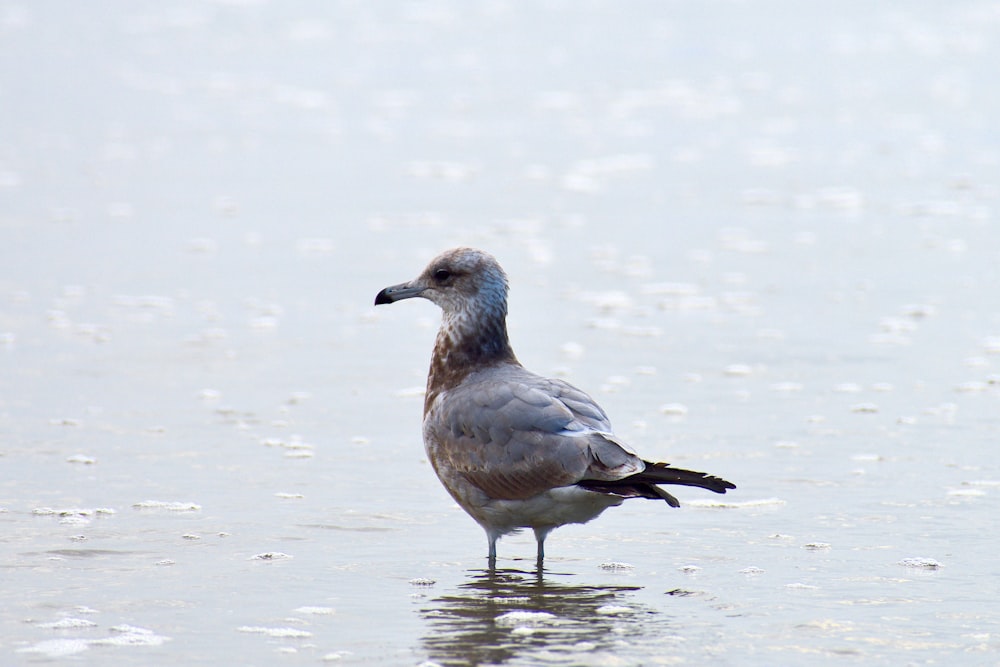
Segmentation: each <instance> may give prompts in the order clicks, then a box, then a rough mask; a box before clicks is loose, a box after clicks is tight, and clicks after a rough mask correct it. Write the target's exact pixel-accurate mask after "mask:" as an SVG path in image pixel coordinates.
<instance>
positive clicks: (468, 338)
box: [424, 309, 518, 414]
mask: <svg viewBox="0 0 1000 667" xmlns="http://www.w3.org/2000/svg"><path fill="white" fill-rule="evenodd" d="M470 315H471V314H470V313H462V312H459V313H446V314H445V316H444V318H443V319H442V321H441V328H440V329H439V330H438V334H437V339H436V340H435V342H434V352H433V354H432V356H431V368H430V372H429V373H428V374H427V393H426V394H425V396H424V413H425V414H426V413H427V410H428V409H429V408H430V406H431V405H432V404H433V403H434V399H435V398H437V396H438V395H439V394H440V393H441V392H442V391H446V390H448V389H450V388H452V387H454V386H456V385H457V384H458V383H460V382H461V381H462V380H464V379H465V378H466V376H468V375H469V374H470V373H472V372H474V371H476V370H479V369H482V368H484V367H487V366H494V365H496V364H504V363H514V364H516V363H518V361H517V358H516V357H515V356H514V350H513V349H512V348H511V346H510V339H509V338H508V336H507V313H506V312H505V311H504V310H503V309H496V310H492V311H486V312H479V313H476V314H475V315H474V316H470Z"/></svg>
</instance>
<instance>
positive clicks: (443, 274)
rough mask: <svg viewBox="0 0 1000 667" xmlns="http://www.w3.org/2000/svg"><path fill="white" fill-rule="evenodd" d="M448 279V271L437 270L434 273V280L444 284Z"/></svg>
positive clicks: (449, 276) (449, 272)
mask: <svg viewBox="0 0 1000 667" xmlns="http://www.w3.org/2000/svg"><path fill="white" fill-rule="evenodd" d="M448 278H451V271H449V270H448V269H438V270H437V271H435V272H434V280H437V281H439V282H444V281H446V280H448Z"/></svg>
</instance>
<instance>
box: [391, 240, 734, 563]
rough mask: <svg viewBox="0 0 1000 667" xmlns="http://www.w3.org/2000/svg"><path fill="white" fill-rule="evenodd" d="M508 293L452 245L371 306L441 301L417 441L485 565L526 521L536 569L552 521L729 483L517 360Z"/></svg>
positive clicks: (485, 266) (485, 264) (473, 254)
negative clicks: (620, 433) (644, 447)
mask: <svg viewBox="0 0 1000 667" xmlns="http://www.w3.org/2000/svg"><path fill="white" fill-rule="evenodd" d="M507 292H508V283H507V275H506V274H505V273H504V271H503V269H502V268H501V267H500V264H499V263H498V262H497V260H496V259H495V258H494V257H493V256H492V255H490V254H488V253H486V252H483V251H482V250H476V249H474V248H454V249H452V250H447V251H445V252H443V253H441V254H440V255H438V256H437V257H436V258H434V259H433V260H432V261H431V263H430V264H429V265H428V266H427V268H426V269H424V271H423V273H421V274H420V275H419V276H417V278H415V279H414V280H411V281H410V282H406V283H401V284H399V285H393V286H391V287H386V288H385V289H383V290H382V291H381V292H379V293H378V294H377V295H376V296H375V305H376V306H377V305H380V304H386V303H394V302H396V301H402V300H403V299H411V298H414V297H421V298H424V299H427V300H429V301H432V302H433V303H435V304H437V305H438V306H439V307H440V308H441V310H442V319H441V327H440V329H439V330H438V333H437V338H436V339H435V342H434V351H433V354H432V355H431V364H430V372H429V373H428V376H427V391H426V393H425V394H424V416H423V439H424V447H425V448H426V451H427V458H428V459H429V460H430V463H431V465H432V466H433V468H434V471H435V472H436V473H437V476H438V478H439V479H440V480H441V483H442V484H443V485H444V487H445V489H447V490H448V493H449V494H451V496H452V498H454V499H455V502H457V503H458V504H459V505H460V506H461V507H462V509H464V510H465V511H466V512H467V513H468V514H469V515H470V516H471V517H472V518H473V519H475V520H476V522H478V523H479V525H480V526H482V527H483V529H484V530H485V531H486V536H487V539H488V540H489V566H490V567H491V568H493V567H495V566H496V557H497V540H499V539H500V537H502V536H503V535H507V534H509V533H513V532H516V531H518V530H520V529H522V528H531V529H532V530H533V531H534V533H535V539H536V541H537V543H538V553H537V562H538V566H539V567H541V565H542V562H543V559H544V558H545V538H546V537H547V536H548V534H549V533H550V532H551V531H552V530H553V529H554V528H557V527H559V526H562V525H565V524H568V523H586V522H588V521H590V520H591V519H594V518H596V517H597V516H598V515H599V514H601V513H602V512H603V511H604V510H606V509H607V508H609V507H612V506H615V505H621V504H622V502H623V501H624V500H625V499H627V498H651V499H653V500H664V501H666V503H667V504H668V505H669V506H671V507H679V506H680V502H678V500H677V498H675V497H674V496H673V495H671V494H670V493H669V492H668V491H666V490H664V489H663V488H662V487H661V485H664V484H677V485H683V486H694V487H699V488H702V489H707V490H709V491H714V492H715V493H725V492H726V491H727V490H728V489H735V488H736V486H735V485H734V484H732V483H731V482H727V481H726V480H724V479H721V478H719V477H713V476H711V475H708V474H706V473H702V472H694V471H691V470H682V469H680V468H674V467H672V466H670V465H669V464H667V463H651V462H650V461H646V460H644V459H642V458H641V457H640V456H639V455H638V454H637V453H636V452H635V451H633V450H632V448H631V447H629V446H628V445H627V444H625V443H624V442H622V441H621V440H619V439H618V438H617V437H616V436H615V435H614V433H613V431H612V428H611V422H610V420H609V419H608V416H607V414H606V413H605V412H604V410H603V409H602V408H601V406H600V405H598V404H597V402H595V401H594V399H592V398H591V397H590V396H588V395H587V394H585V393H584V392H582V391H580V390H579V389H577V388H576V387H574V386H573V385H571V384H569V383H568V382H565V381H563V380H558V379H553V378H546V377H542V376H540V375H536V374H535V373H532V372H531V371H529V370H527V369H526V368H524V366H522V365H521V364H520V362H518V360H517V357H515V356H514V351H513V349H512V348H511V345H510V340H509V338H508V336H507Z"/></svg>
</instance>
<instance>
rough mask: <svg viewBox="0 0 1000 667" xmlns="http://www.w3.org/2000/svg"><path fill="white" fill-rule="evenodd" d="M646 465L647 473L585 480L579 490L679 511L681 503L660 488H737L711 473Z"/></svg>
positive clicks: (721, 490) (719, 489) (712, 489)
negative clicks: (645, 501)
mask: <svg viewBox="0 0 1000 667" xmlns="http://www.w3.org/2000/svg"><path fill="white" fill-rule="evenodd" d="M643 463H645V464H646V469H645V470H643V471H642V472H639V473H636V474H634V475H629V476H628V477H623V478H622V479H617V480H611V481H605V480H583V481H581V482H579V486H582V487H583V488H585V489H589V490H591V491H598V492H601V493H612V494H615V495H621V496H626V497H639V498H652V499H656V500H665V501H667V504H668V505H670V506H671V507H680V505H681V504H680V501H678V500H677V498H675V497H674V496H673V495H671V494H670V493H668V492H667V491H665V490H664V489H661V488H660V487H659V486H658V485H660V484H678V485H681V486H697V487H698V488H701V489H707V490H709V491H714V492H715V493H725V492H726V491H727V490H729V489H735V488H736V485H735V484H733V483H732V482H728V481H726V480H724V479H722V478H721V477H715V476H714V475H709V474H708V473H704V472H695V471H694V470H684V469H683V468H672V467H671V466H670V464H669V463H650V462H649V461H643Z"/></svg>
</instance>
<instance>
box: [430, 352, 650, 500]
mask: <svg viewBox="0 0 1000 667" xmlns="http://www.w3.org/2000/svg"><path fill="white" fill-rule="evenodd" d="M509 368H510V370H509V371H508V372H506V373H504V374H503V375H499V376H498V374H497V373H496V372H493V373H492V374H489V375H488V377H478V376H477V375H476V374H472V375H470V376H469V377H468V378H467V379H466V380H465V382H463V383H462V384H461V385H459V386H458V387H455V388H453V389H451V390H449V391H448V392H446V393H445V394H443V395H442V396H441V397H440V400H439V401H438V402H437V403H436V404H435V405H434V406H432V407H431V409H430V410H428V412H427V415H426V417H425V420H424V435H425V441H426V443H427V449H428V455H429V457H430V458H431V462H432V464H433V465H434V466H435V468H436V469H441V468H442V467H444V468H446V469H450V470H453V471H455V472H457V473H459V474H460V475H461V476H462V477H464V478H465V479H466V480H467V481H468V482H469V483H471V484H472V485H474V486H476V487H478V488H479V489H480V490H482V491H483V492H484V493H485V494H486V495H487V496H489V497H490V498H494V499H507V500H515V499H524V498H530V497H531V496H534V495H537V494H538V493H541V492H543V491H546V490H548V489H551V488H553V487H559V486H570V485H573V484H576V483H577V482H579V481H581V480H584V479H595V480H617V479H621V478H623V477H627V476H628V475H632V474H635V473H637V472H641V471H642V470H643V467H644V464H643V463H642V461H641V459H639V458H638V457H637V456H635V454H634V453H632V452H631V450H629V449H628V448H627V447H624V446H623V445H622V444H621V443H619V442H617V441H616V440H615V439H614V437H613V436H611V435H610V430H611V425H610V423H609V422H608V419H607V416H606V415H605V414H604V411H603V410H601V408H600V407H599V406H597V404H596V403H594V401H593V400H592V399H591V398H590V397H589V396H587V395H586V394H584V393H583V392H582V391H580V390H578V389H576V388H575V387H573V386H572V385H570V384H568V383H566V382H563V381H561V380H549V379H546V378H542V377H539V376H537V375H534V374H532V373H530V372H528V371H526V370H524V369H523V368H521V367H509Z"/></svg>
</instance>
